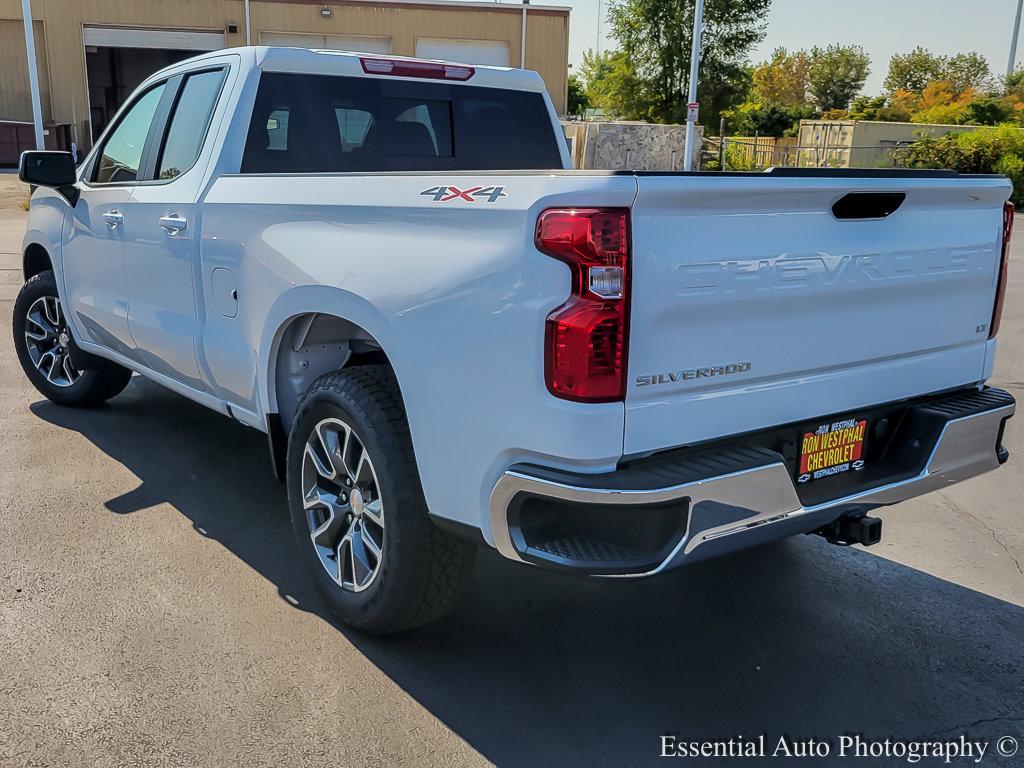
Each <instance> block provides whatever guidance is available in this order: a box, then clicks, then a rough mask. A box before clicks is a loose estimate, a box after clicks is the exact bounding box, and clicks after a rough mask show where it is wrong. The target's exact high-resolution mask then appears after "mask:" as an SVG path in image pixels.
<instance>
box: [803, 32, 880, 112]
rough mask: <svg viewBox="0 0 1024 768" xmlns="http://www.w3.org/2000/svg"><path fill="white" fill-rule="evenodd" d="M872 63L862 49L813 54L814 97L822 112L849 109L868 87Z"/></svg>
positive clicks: (839, 47) (823, 50)
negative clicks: (853, 101)
mask: <svg viewBox="0 0 1024 768" xmlns="http://www.w3.org/2000/svg"><path fill="white" fill-rule="evenodd" d="M870 64H871V59H870V58H869V57H868V55H867V53H865V52H864V49H863V48H861V47H860V46H859V45H830V46H828V47H827V48H814V49H812V50H811V70H810V83H811V95H813V96H814V101H815V103H816V104H817V105H818V108H819V109H821V110H823V111H824V110H829V109H846V108H847V107H849V106H850V102H851V101H852V100H853V97H854V96H856V95H857V94H858V93H860V90H861V88H863V87H864V83H865V81H866V80H867V79H868V75H869V74H871V70H870V68H869V67H870Z"/></svg>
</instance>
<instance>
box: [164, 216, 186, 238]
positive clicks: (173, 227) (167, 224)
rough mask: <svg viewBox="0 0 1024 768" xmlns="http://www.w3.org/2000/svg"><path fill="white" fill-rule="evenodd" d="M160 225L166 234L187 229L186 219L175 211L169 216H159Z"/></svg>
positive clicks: (174, 233)
mask: <svg viewBox="0 0 1024 768" xmlns="http://www.w3.org/2000/svg"><path fill="white" fill-rule="evenodd" d="M160 226H161V227H163V228H164V232H166V233H167V234H168V235H176V234H178V233H179V232H181V231H183V230H185V229H188V219H186V218H183V217H182V216H179V215H178V214H176V213H172V214H171V215H170V216H161V217H160Z"/></svg>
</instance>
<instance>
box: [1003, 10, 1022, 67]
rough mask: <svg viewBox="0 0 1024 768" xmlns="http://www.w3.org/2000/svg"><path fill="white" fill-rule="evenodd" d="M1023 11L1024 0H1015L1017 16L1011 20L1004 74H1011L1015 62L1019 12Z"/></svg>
mask: <svg viewBox="0 0 1024 768" xmlns="http://www.w3.org/2000/svg"><path fill="white" fill-rule="evenodd" d="M1021 11H1024V0H1017V18H1016V19H1015V20H1014V22H1013V38H1012V39H1011V40H1010V60H1009V62H1007V64H1006V76H1007V77H1009V76H1010V75H1012V74H1013V70H1014V66H1015V65H1016V64H1017V38H1018V37H1020V13H1021Z"/></svg>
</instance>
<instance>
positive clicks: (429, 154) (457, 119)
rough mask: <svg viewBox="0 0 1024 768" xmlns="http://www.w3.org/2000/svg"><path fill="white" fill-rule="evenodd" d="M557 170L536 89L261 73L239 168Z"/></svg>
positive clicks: (557, 156)
mask: <svg viewBox="0 0 1024 768" xmlns="http://www.w3.org/2000/svg"><path fill="white" fill-rule="evenodd" d="M561 167H562V161H561V155H560V154H559V148H558V144H557V136H556V135H555V131H554V130H553V127H552V123H551V118H550V116H549V113H548V109H547V105H546V103H545V101H544V98H543V97H542V96H541V94H539V93H528V92H522V91H511V90H505V89H499V88H479V87H476V86H468V85H452V84H449V83H443V82H411V81H405V80H390V79H385V78H355V77H345V76H333V75H305V74H303V75H297V74H289V73H277V72H270V73H264V74H263V75H262V77H261V78H260V85H259V91H258V93H257V96H256V104H255V106H254V109H253V115H252V119H251V122H250V125H249V134H248V137H247V139H246V146H245V151H244V154H243V159H242V173H318V172H325V171H326V172H330V171H421V170H502V169H508V170H515V169H542V170H550V169H557V168H561Z"/></svg>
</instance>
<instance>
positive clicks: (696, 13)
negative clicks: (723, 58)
mask: <svg viewBox="0 0 1024 768" xmlns="http://www.w3.org/2000/svg"><path fill="white" fill-rule="evenodd" d="M1022 1H1024V0H1022ZM703 30H704V0H697V2H696V3H695V5H694V9H693V46H692V47H691V49H690V92H689V95H688V98H687V101H688V102H689V107H688V108H687V110H686V112H687V114H686V144H685V145H684V148H683V170H684V171H690V170H693V134H694V126H695V125H696V123H697V76H698V74H699V70H700V37H701V33H702V32H703Z"/></svg>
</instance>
